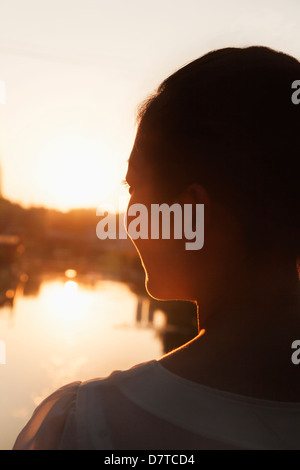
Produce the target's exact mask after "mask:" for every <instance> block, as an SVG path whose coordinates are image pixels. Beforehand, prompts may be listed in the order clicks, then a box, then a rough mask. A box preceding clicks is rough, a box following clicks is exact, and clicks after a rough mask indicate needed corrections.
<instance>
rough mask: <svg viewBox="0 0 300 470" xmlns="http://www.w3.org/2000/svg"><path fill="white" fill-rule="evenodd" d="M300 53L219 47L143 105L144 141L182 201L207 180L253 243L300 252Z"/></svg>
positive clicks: (167, 189) (259, 248)
mask: <svg viewBox="0 0 300 470" xmlns="http://www.w3.org/2000/svg"><path fill="white" fill-rule="evenodd" d="M295 80H300V63H299V61H297V60H296V59H295V58H293V57H290V56H288V55H286V54H283V53H281V52H276V51H274V50H272V49H269V48H266V47H260V46H255V47H248V48H225V49H220V50H216V51H212V52H209V53H208V54H206V55H204V56H203V57H200V58H199V59H197V60H194V61H193V62H191V63H189V64H187V65H185V66H184V67H183V68H181V69H179V70H178V71H176V72H175V73H174V74H173V75H171V76H170V77H168V78H167V79H166V80H165V81H164V82H163V83H162V84H161V85H160V86H159V88H158V89H157V91H156V92H155V93H154V94H153V95H151V96H150V97H149V98H148V99H147V100H146V101H145V102H143V103H142V104H141V106H140V107H139V110H138V133H137V139H136V147H137V150H138V151H141V152H142V153H143V156H144V157H145V158H146V159H147V160H148V162H149V163H150V165H151V167H152V169H153V171H154V175H155V178H156V182H157V188H162V189H163V190H164V193H165V194H166V195H169V196H170V197H171V198H174V197H175V196H176V194H178V193H179V192H180V190H182V189H183V188H185V187H186V186H187V185H188V184H190V183H200V184H202V185H203V186H204V187H205V188H206V189H207V191H208V193H209V194H210V195H211V197H212V198H215V200H217V201H219V202H220V201H221V202H223V204H224V205H226V206H227V207H229V208H230V209H231V210H232V211H233V212H234V213H235V215H236V217H237V218H238V220H239V222H240V223H241V224H242V227H243V228H244V231H245V234H246V235H247V237H246V239H247V240H248V244H249V249H250V248H251V249H252V250H254V251H253V252H254V253H258V254H260V255H261V254H263V253H265V252H266V251H268V250H270V249H271V247H272V249H276V250H278V249H279V250H281V251H282V252H286V253H287V254H289V255H293V256H296V255H299V251H300V250H299V248H300V211H299V202H300V198H299V178H300V163H299V162H300V104H299V105H298V106H297V105H295V104H293V102H292V99H291V97H292V93H293V92H294V90H293V89H292V83H293V82H294V81H295Z"/></svg>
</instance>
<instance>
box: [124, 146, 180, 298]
mask: <svg viewBox="0 0 300 470" xmlns="http://www.w3.org/2000/svg"><path fill="white" fill-rule="evenodd" d="M126 182H127V183H128V186H129V192H130V194H131V197H130V200H129V203H128V207H127V213H126V229H127V233H128V235H129V237H130V238H131V240H132V242H133V243H134V245H135V247H136V249H137V251H138V253H139V256H140V258H141V261H142V264H143V267H144V270H145V274H146V288H147V291H148V293H149V294H150V295H151V296H152V297H155V298H158V299H161V300H163V299H174V298H176V297H178V295H180V291H182V289H183V287H184V279H183V276H182V274H183V271H184V261H183V259H182V255H181V253H182V246H183V240H174V239H172V238H170V239H162V238H161V237H159V238H158V239H153V238H151V205H153V204H163V203H164V201H162V200H161V199H159V197H158V194H160V192H159V189H160V188H158V186H157V183H156V180H155V177H154V175H153V171H152V168H151V166H150V165H149V163H148V162H147V161H146V160H145V158H144V157H143V155H142V153H141V152H138V151H137V149H136V146H134V147H133V150H132V152H131V155H130V158H129V160H128V171H127V175H126ZM137 204H141V205H143V207H144V208H145V210H144V212H143V214H141V213H140V212H139V211H136V210H135V207H134V206H135V205H137ZM133 213H134V214H136V217H139V220H140V222H141V224H143V226H144V227H147V234H148V236H147V238H146V237H143V238H136V237H135V238H133V234H132V231H131V229H130V226H131V222H132V221H133V220H134V219H135V218H136V217H135V216H133V215H132V214H133ZM145 214H146V215H145ZM139 229H140V227H137V231H139ZM181 295H182V296H183V297H184V298H185V297H186V294H185V293H183V292H182V294H181Z"/></svg>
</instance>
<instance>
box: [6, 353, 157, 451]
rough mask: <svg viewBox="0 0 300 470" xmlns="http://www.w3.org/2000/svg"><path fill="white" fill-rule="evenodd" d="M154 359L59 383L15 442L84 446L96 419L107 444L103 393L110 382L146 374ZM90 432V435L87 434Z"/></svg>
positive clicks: (31, 446)
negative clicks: (106, 374)
mask: <svg viewBox="0 0 300 470" xmlns="http://www.w3.org/2000/svg"><path fill="white" fill-rule="evenodd" d="M154 362H155V361H148V362H143V363H140V364H137V365H135V366H133V367H131V368H130V369H125V370H114V371H113V372H112V373H111V374H110V375H108V376H106V377H98V378H94V379H91V380H87V381H77V382H72V383H69V384H67V385H64V386H63V387H60V388H59V389H57V390H56V391H55V392H53V393H52V394H51V395H49V396H48V397H47V398H45V399H44V400H43V401H42V402H41V404H40V405H39V406H38V407H37V408H36V409H35V410H34V412H33V415H32V417H31V419H30V420H29V421H28V423H27V424H26V426H25V427H24V428H23V429H22V431H21V432H20V434H19V436H18V437H17V440H16V442H15V444H14V447H13V449H14V450H20V449H28V450H33V449H47V450H48V449H49V450H51V449H59V448H63V449H79V448H81V447H82V446H83V447H84V448H85V447H86V445H88V444H87V441H89V439H90V434H91V430H92V433H93V428H94V423H97V428H98V429H97V435H98V439H99V433H100V434H101V436H102V441H103V443H102V445H103V446H104V448H107V447H108V448H109V446H110V444H109V442H108V440H107V438H106V436H107V430H106V423H105V417H104V410H103V406H102V399H101V398H102V393H103V391H104V389H107V387H109V386H121V384H122V383H124V382H128V381H129V382H132V379H134V378H135V377H138V376H141V375H143V376H144V375H145V373H147V372H149V370H151V368H152V365H153V363H154ZM87 433H88V434H89V436H88V435H87Z"/></svg>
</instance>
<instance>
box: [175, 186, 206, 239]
mask: <svg viewBox="0 0 300 470" xmlns="http://www.w3.org/2000/svg"><path fill="white" fill-rule="evenodd" d="M175 202H177V203H178V204H181V205H182V206H183V205H184V204H191V205H192V208H193V230H195V225H194V224H195V223H196V222H195V221H196V205H197V204H203V205H204V218H205V226H206V228H207V227H208V226H209V225H210V222H211V199H210V197H209V195H208V192H207V191H206V189H205V187H204V186H202V185H201V184H199V183H192V184H190V185H189V186H187V188H186V189H185V190H184V191H182V192H181V193H180V194H179V195H178V196H177V198H176V201H175Z"/></svg>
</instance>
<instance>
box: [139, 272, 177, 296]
mask: <svg viewBox="0 0 300 470" xmlns="http://www.w3.org/2000/svg"><path fill="white" fill-rule="evenodd" d="M145 287H146V291H147V292H148V294H149V295H150V297H152V298H153V299H155V300H176V299H177V300H178V293H176V290H175V289H174V287H172V286H166V284H165V281H164V280H163V279H153V278H152V277H150V278H149V277H148V276H146V281H145Z"/></svg>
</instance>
